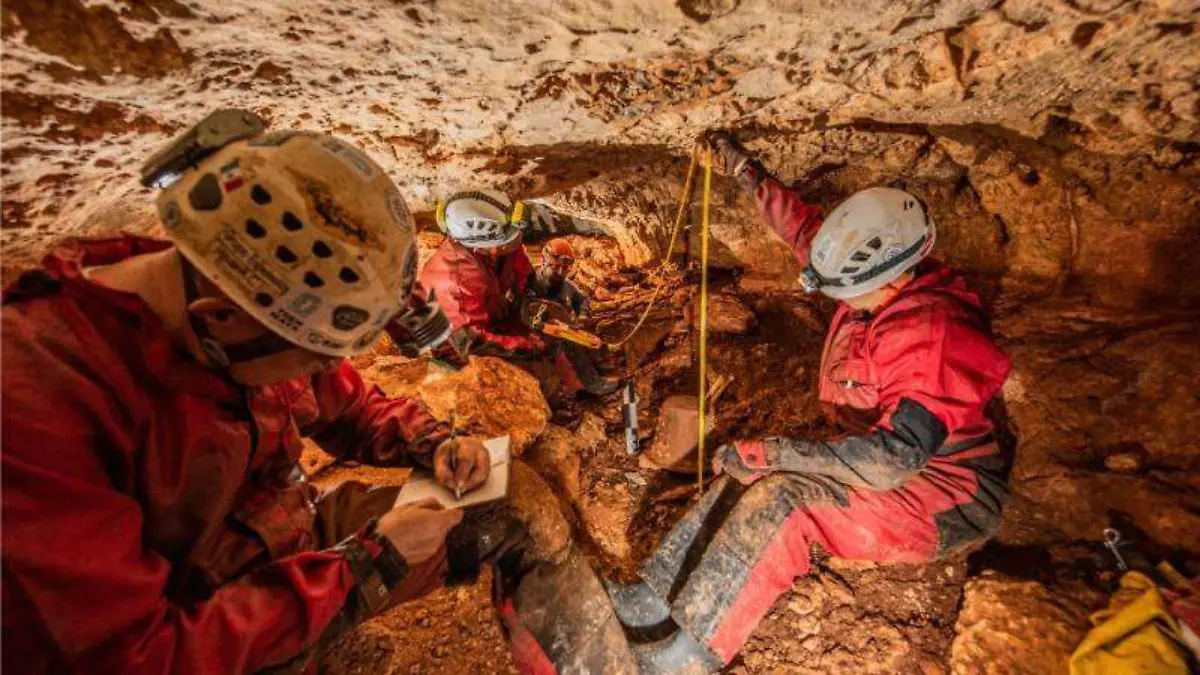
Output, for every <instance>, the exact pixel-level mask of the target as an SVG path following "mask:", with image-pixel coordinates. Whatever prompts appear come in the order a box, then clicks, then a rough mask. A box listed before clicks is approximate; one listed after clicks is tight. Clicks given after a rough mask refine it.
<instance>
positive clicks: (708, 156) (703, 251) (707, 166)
mask: <svg viewBox="0 0 1200 675" xmlns="http://www.w3.org/2000/svg"><path fill="white" fill-rule="evenodd" d="M699 160H700V149H699V148H697V149H695V150H693V151H692V162H691V164H690V165H688V171H687V178H685V179H684V181H683V193H682V194H681V195H680V196H679V208H678V209H677V210H676V212H675V224H674V226H672V227H671V238H670V241H669V242H668V243H667V250H666V252H665V253H664V254H663V259H662V262H661V263H660V264H659V266H658V268H657V269H655V270H654V271H655V272H658V271H659V270H662V269H663V268H665V267H666V266H667V265H668V264H670V262H671V253H672V252H673V251H674V250H675V240H676V239H677V238H678V236H679V231H680V230H681V229H682V228H683V216H684V213H686V211H687V206H688V204H689V203H690V202H691V196H692V179H693V178H694V176H695V174H696V165H697V164H698V163H699ZM711 204H712V150H711V149H706V150H705V151H704V202H703V207H702V209H701V225H700V396H699V399H700V403H699V410H698V414H697V416H696V417H697V419H698V424H699V435H698V436H697V438H698V439H699V440H698V441H697V451H698V457H697V463H696V483H697V486H698V488H699V493H700V494H701V495H703V494H704V446H705V443H704V440H705V439H704V437H705V436H706V435H707V429H706V426H707V420H706V417H707V414H706V413H707V407H708V406H707V400H706V399H707V398H708V391H707V390H708V225H709V217H708V216H709V210H710V206H711ZM664 285H665V284H659V285H658V286H656V287H655V289H654V293H653V294H652V295H651V296H650V302H648V303H646V309H645V311H643V312H642V316H641V317H640V318H639V319H638V321H637V323H636V324H634V326H633V329H632V330H630V331H629V333H628V334H626V335H625V337H623V338H621V339H620V340H618V341H616V342H608V343H606V344H608V346H610V347H620V346H622V345H624V344H625V343H626V342H628V341H629V339H630V338H632V337H633V336H634V335H636V334H637V332H638V330H640V329H641V327H642V324H644V323H645V322H646V317H648V316H650V311H651V310H652V309H654V303H655V302H657V301H658V296H659V294H660V293H661V292H662V288H663V286H664Z"/></svg>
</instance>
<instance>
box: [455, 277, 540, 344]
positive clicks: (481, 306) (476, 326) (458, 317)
mask: <svg viewBox="0 0 1200 675" xmlns="http://www.w3.org/2000/svg"><path fill="white" fill-rule="evenodd" d="M526 266H528V262H526ZM529 269H532V267H530V268H529ZM527 281H528V279H527V277H526V276H518V277H517V278H516V279H515V283H516V292H517V293H518V294H519V293H521V292H523V291H524V288H525V284H526V283H527ZM484 294H485V290H484V289H483V288H482V287H481V285H480V284H473V283H470V282H469V280H463V281H461V282H460V283H456V284H454V285H453V286H451V287H450V288H449V289H448V292H446V293H445V295H444V296H443V295H442V294H439V295H438V302H439V303H444V304H442V308H443V310H444V311H445V312H446V315H447V316H449V317H450V322H451V323H452V324H454V327H455V328H460V329H462V330H463V332H464V333H466V334H467V335H468V336H469V337H470V347H469V349H470V352H471V353H472V354H479V355H480V356H499V357H501V358H529V357H532V356H536V355H538V354H541V353H542V352H544V351H546V343H545V341H543V340H542V339H541V338H540V337H538V336H537V335H535V334H534V333H532V332H530V331H529V330H528V329H526V328H525V327H523V326H521V327H516V326H512V327H507V328H510V330H507V331H502V330H496V329H495V328H496V327H494V326H492V325H491V318H490V317H489V316H488V312H487V299H486V297H485V295H484Z"/></svg>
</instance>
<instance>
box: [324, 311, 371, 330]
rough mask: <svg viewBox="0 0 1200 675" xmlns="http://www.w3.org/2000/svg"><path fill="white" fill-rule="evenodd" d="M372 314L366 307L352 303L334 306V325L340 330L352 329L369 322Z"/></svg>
mask: <svg viewBox="0 0 1200 675" xmlns="http://www.w3.org/2000/svg"><path fill="white" fill-rule="evenodd" d="M369 318H371V315H370V314H369V313H367V311H366V310H364V309H359V308H358V307H351V306H350V305H338V306H337V307H334V308H333V327H334V328H336V329H338V330H340V331H350V330H354V329H355V328H358V327H359V326H361V325H363V324H364V323H366V322H367V319H369Z"/></svg>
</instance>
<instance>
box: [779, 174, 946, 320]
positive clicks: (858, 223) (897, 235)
mask: <svg viewBox="0 0 1200 675" xmlns="http://www.w3.org/2000/svg"><path fill="white" fill-rule="evenodd" d="M936 236H937V231H936V229H935V228H934V225H933V220H932V219H931V218H930V217H929V214H928V213H926V211H925V207H924V205H923V204H921V201H920V200H919V199H917V198H916V197H914V196H912V195H910V194H909V193H907V192H905V191H903V190H896V189H893V188H881V187H876V188H869V189H867V190H862V191H859V192H856V193H854V194H853V195H851V196H850V198H849V199H847V200H846V201H844V202H842V203H841V204H838V206H837V208H835V209H834V210H833V212H832V213H830V214H829V216H828V217H827V218H825V222H824V223H823V224H822V225H821V229H820V230H818V231H817V236H816V237H814V238H813V245H812V253H811V255H810V257H809V263H808V266H807V267H805V268H804V271H803V273H801V276H800V282H801V283H802V284H803V285H804V289H805V290H806V291H808V292H809V293H812V292H814V291H818V290H819V291H821V292H822V293H824V294H825V295H828V296H829V297H831V298H837V299H839V300H843V299H846V298H853V297H856V296H859V295H863V294H866V293H870V292H871V291H873V290H875V289H877V288H880V287H882V286H884V285H886V284H888V283H890V282H892V281H895V280H896V279H897V278H898V277H899V276H900V275H902V274H904V273H905V272H906V271H908V270H909V269H912V268H913V267H914V266H915V265H916V264H917V263H919V262H921V260H922V259H924V258H925V256H926V255H928V254H929V251H930V250H932V249H933V242H934V240H935V239H936Z"/></svg>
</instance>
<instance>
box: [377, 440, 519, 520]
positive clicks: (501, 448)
mask: <svg viewBox="0 0 1200 675" xmlns="http://www.w3.org/2000/svg"><path fill="white" fill-rule="evenodd" d="M510 442H511V439H510V438H509V436H507V435H505V436H499V437H497V438H489V439H488V440H486V441H484V442H483V446H484V447H485V448H487V451H488V455H490V456H491V459H492V470H491V472H490V473H489V474H488V479H487V482H486V483H484V484H483V485H482V486H480V487H478V488H476V489H474V490H471V491H470V492H467V493H465V494H463V496H462V499H455V498H454V491H453V490H449V489H447V488H445V487H443V486H442V485H441V484H440V483H438V482H437V481H436V480H434V478H433V476H431V475H428V474H426V473H419V474H418V473H414V474H413V476H412V478H411V479H410V480H409V481H408V482H407V483H405V484H404V487H403V488H402V489H401V490H400V494H399V496H397V497H396V504H395V506H403V505H405V504H411V503H413V502H418V501H421V500H422V499H426V498H428V497H433V498H434V499H436V500H438V501H439V502H441V504H442V505H443V506H445V507H446V508H458V509H461V508H466V507H468V506H474V505H476V504H487V503H489V502H494V501H497V500H500V499H504V498H505V497H507V496H508V467H509V463H510V461H511V455H510V453H509V444H510Z"/></svg>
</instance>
